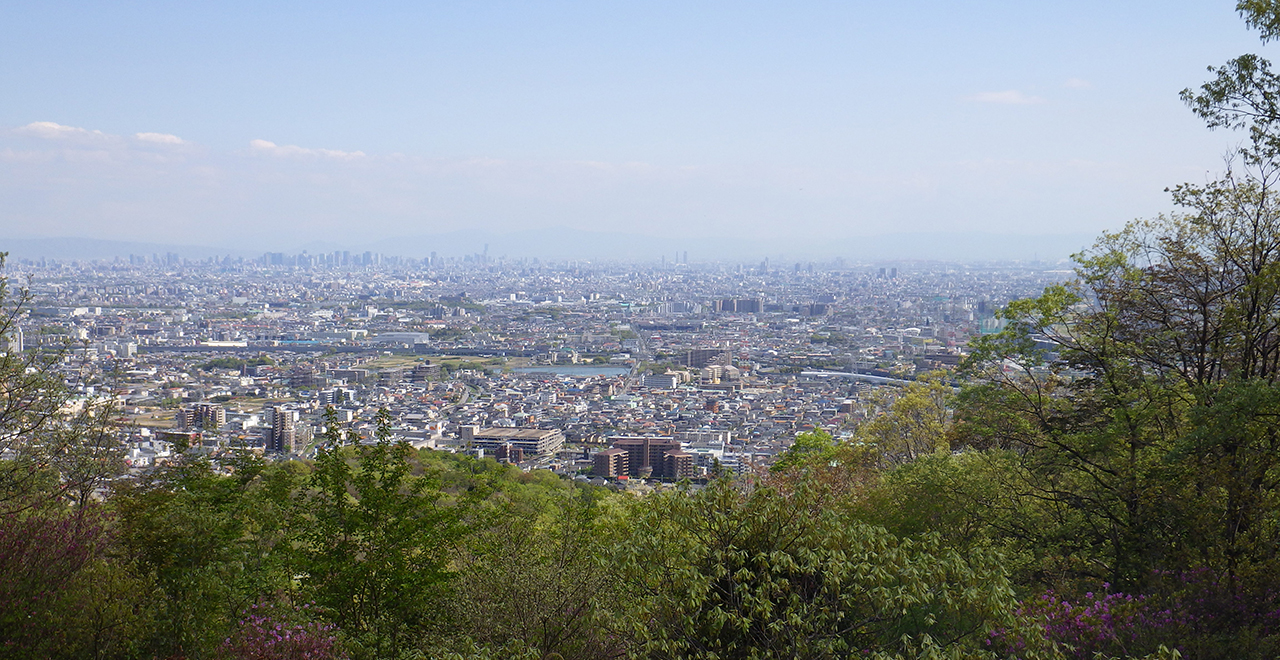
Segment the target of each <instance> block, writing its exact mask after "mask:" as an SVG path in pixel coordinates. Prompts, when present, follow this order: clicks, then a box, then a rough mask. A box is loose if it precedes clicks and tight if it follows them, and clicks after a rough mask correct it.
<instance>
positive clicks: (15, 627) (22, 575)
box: [0, 509, 108, 657]
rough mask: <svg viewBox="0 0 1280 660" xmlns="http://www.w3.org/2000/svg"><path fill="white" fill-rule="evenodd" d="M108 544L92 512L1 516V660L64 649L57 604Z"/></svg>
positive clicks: (103, 522) (102, 524)
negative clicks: (56, 648)
mask: <svg viewBox="0 0 1280 660" xmlns="http://www.w3.org/2000/svg"><path fill="white" fill-rule="evenodd" d="M107 542H108V534H107V528H106V520H105V516H104V515H103V514H102V513H101V512H100V511H99V510H97V509H85V510H82V511H79V512H74V513H71V512H57V511H55V512H43V511H40V512H30V513H28V514H8V515H4V516H0V649H3V650H4V652H3V655H5V657H23V656H22V655H14V654H18V653H19V652H21V653H22V654H26V655H29V656H30V657H41V656H44V655H48V654H49V653H51V651H50V650H49V649H51V648H54V647H57V646H58V645H60V644H62V643H63V641H64V640H63V639H62V638H63V637H65V635H66V634H67V632H68V631H67V629H66V625H65V622H62V621H59V620H58V617H57V616H56V615H55V614H54V610H55V609H56V608H57V606H58V602H59V600H60V599H61V598H63V596H64V595H65V593H66V588H67V587H68V585H70V584H71V583H72V582H73V581H74V580H75V579H76V578H77V576H78V575H79V574H80V572H81V571H82V570H83V569H84V568H85V566H86V565H87V564H89V563H90V562H91V561H93V560H94V559H95V558H96V557H98V556H100V554H101V552H102V550H103V547H104V546H105V544H106V543H107Z"/></svg>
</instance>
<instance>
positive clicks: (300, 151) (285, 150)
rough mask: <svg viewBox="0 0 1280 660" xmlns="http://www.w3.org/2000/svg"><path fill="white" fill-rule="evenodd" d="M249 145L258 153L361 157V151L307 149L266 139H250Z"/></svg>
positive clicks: (362, 155)
mask: <svg viewBox="0 0 1280 660" xmlns="http://www.w3.org/2000/svg"><path fill="white" fill-rule="evenodd" d="M249 147H250V148H252V149H253V150H254V151H256V152H258V153H264V154H268V155H271V156H324V157H326V158H344V159H350V158H363V157H364V155H365V153H364V152H363V151H338V150H337V149H307V148H306V147H299V146H297V145H293V144H285V145H280V144H276V143H275V142H269V141H267V140H250V141H249Z"/></svg>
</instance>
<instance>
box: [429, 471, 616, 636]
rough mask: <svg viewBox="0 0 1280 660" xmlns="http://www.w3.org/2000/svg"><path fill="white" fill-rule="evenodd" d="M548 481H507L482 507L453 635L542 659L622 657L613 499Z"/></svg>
mask: <svg viewBox="0 0 1280 660" xmlns="http://www.w3.org/2000/svg"><path fill="white" fill-rule="evenodd" d="M516 474H521V473H519V472H518V471H516ZM541 474H543V475H546V478H543V479H541V480H537V479H535V478H532V477H531V478H529V479H527V481H526V482H525V483H511V481H510V480H505V482H504V483H503V484H502V485H501V486H500V487H499V490H498V491H497V492H495V493H493V494H492V495H491V496H490V497H489V498H488V500H487V501H486V502H485V503H484V512H483V513H482V514H481V515H479V516H478V520H477V521H476V522H475V523H474V527H475V529H474V531H473V532H472V534H470V535H469V536H468V538H467V539H466V541H465V542H464V543H463V544H462V548H461V550H462V551H461V552H460V553H459V555H458V558H457V560H456V563H457V564H458V566H459V567H460V570H459V575H458V579H457V580H456V583H457V588H456V592H455V594H454V596H453V598H452V603H453V607H452V609H453V611H454V612H455V618H454V621H455V625H456V626H457V628H456V632H457V633H458V634H459V635H460V636H461V637H463V638H464V639H465V640H466V641H467V642H473V641H474V642H480V643H482V644H484V645H485V646H486V647H490V648H494V647H496V648H527V649H534V650H536V651H537V652H538V653H539V655H538V656H537V657H552V656H553V655H554V656H556V657H559V658H562V659H564V660H575V659H577V660H597V659H598V660H603V659H606V658H621V657H623V654H624V651H625V645H624V644H623V643H622V640H621V639H620V638H619V636H618V635H617V634H615V633H616V630H615V628H616V625H615V622H613V621H611V617H610V613H611V610H612V609H613V607H614V606H615V603H616V602H617V599H618V598H620V597H621V595H622V594H621V585H620V584H619V582H618V580H617V576H616V575H615V574H614V573H613V572H611V571H608V570H602V569H601V564H602V562H603V561H604V560H605V559H606V557H607V554H608V553H607V550H608V548H609V546H610V544H611V543H614V542H617V541H618V540H619V539H618V538H617V535H616V534H614V533H613V528H612V526H611V525H610V522H611V521H610V519H609V516H608V512H607V507H606V504H605V502H604V501H603V500H602V498H603V497H604V492H606V491H603V489H601V490H596V489H594V488H592V487H587V486H581V487H576V486H569V487H567V488H566V487H565V486H564V485H562V484H563V483H564V482H562V481H561V480H560V479H559V478H558V477H556V476H555V475H553V474H552V473H550V472H546V471H541Z"/></svg>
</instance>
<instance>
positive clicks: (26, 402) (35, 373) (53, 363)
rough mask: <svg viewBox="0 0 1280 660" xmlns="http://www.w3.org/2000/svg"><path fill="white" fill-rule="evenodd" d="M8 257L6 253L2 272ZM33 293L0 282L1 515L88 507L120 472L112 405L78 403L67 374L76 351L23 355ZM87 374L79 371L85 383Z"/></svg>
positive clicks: (2, 256) (6, 279)
mask: <svg viewBox="0 0 1280 660" xmlns="http://www.w3.org/2000/svg"><path fill="white" fill-rule="evenodd" d="M7 256H8V254H7V253H3V252H0V272H2V271H3V269H4V263H5V259H6V257H7ZM31 301H32V297H31V291H30V289H28V288H27V287H25V286H24V287H17V288H15V287H14V286H13V285H12V283H11V282H10V280H9V277H8V276H7V275H0V341H2V342H4V344H5V346H4V350H3V351H0V383H3V384H4V386H3V387H0V456H3V457H4V458H5V459H6V460H2V461H0V515H8V514H14V513H19V512H22V511H25V510H27V509H30V508H33V507H40V506H44V505H46V504H48V503H50V502H52V501H54V500H58V499H60V498H62V497H64V496H71V497H72V499H74V500H76V501H77V503H78V504H79V505H81V506H83V505H84V504H86V503H87V499H88V497H87V495H88V493H91V492H92V491H93V490H94V488H96V487H97V486H99V485H101V484H102V483H103V480H104V479H105V478H106V477H107V476H110V475H112V474H115V473H118V471H119V452H118V445H119V443H118V442H117V441H116V438H115V436H114V433H113V431H114V425H113V424H112V422H111V417H112V412H113V405H112V402H111V401H110V400H109V399H102V398H77V397H76V396H75V394H74V393H73V392H72V391H71V390H70V389H69V388H68V387H67V386H66V383H65V382H64V377H63V376H62V374H61V373H60V371H61V370H63V367H64V366H73V365H67V364H66V363H67V360H68V356H69V348H70V344H63V345H62V346H61V347H60V348H58V349H54V350H47V349H45V348H43V347H41V348H32V349H26V348H25V347H24V350H22V351H17V350H14V348H16V345H15V344H16V340H15V337H16V336H17V335H18V334H20V333H21V332H22V328H21V323H22V321H23V319H24V318H25V317H26V315H27V313H28V311H29V309H30V306H31ZM82 375H83V374H82V373H75V372H74V371H71V373H70V376H69V377H72V378H77V377H80V376H82Z"/></svg>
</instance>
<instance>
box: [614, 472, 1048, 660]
mask: <svg viewBox="0 0 1280 660" xmlns="http://www.w3.org/2000/svg"><path fill="white" fill-rule="evenodd" d="M632 515H634V516H636V518H637V522H636V525H635V528H634V529H633V530H632V531H631V533H630V538H629V542H627V543H623V544H620V545H619V547H618V550H617V552H618V556H617V557H616V558H615V562H616V568H617V569H618V570H621V572H622V574H623V576H625V578H626V579H627V580H628V582H629V584H630V587H631V589H632V594H631V595H630V596H629V598H628V599H626V600H624V603H625V604H627V605H629V606H631V607H632V608H633V609H632V611H631V612H629V613H628V616H629V618H630V621H631V622H632V623H633V625H634V627H635V630H634V634H635V636H636V638H637V640H638V644H639V647H638V648H637V649H635V653H637V654H639V655H642V656H643V657H650V658H699V659H710V658H772V657H779V656H780V655H785V656H786V657H790V658H797V659H807V658H814V659H817V658H843V657H850V656H852V655H855V654H863V655H866V656H868V657H880V658H896V657H952V656H954V657H961V656H963V657H975V658H977V657H994V656H990V655H988V654H986V652H985V651H984V649H985V648H986V647H985V642H986V640H987V638H988V637H987V636H988V634H989V633H991V632H992V631H994V630H995V629H997V628H1002V627H1004V628H1009V629H1011V628H1013V627H1018V626H1019V625H1020V624H1018V622H1016V621H1015V620H1014V619H1013V617H1012V612H1013V609H1014V607H1016V603H1015V601H1014V599H1013V590H1012V588H1011V587H1010V585H1009V583H1008V581H1007V579H1006V578H1005V576H1004V573H1003V571H1002V570H1001V568H1000V565H999V560H998V557H997V556H996V555H994V554H992V553H989V552H986V551H984V550H981V549H974V550H972V551H971V552H968V553H965V554H961V553H959V552H955V551H953V550H947V549H944V548H943V547H941V545H940V543H939V539H938V538H937V537H936V536H924V537H921V538H919V539H915V540H911V539H902V538H898V537H895V536H892V535H890V534H889V533H887V532H886V531H885V530H883V529H881V528H876V527H871V526H868V525H865V524H862V523H860V522H858V521H857V520H856V519H855V518H853V517H851V516H850V515H849V513H848V509H847V508H846V507H844V506H841V505H840V503H839V502H838V501H833V500H831V499H830V498H828V497H826V496H824V494H823V493H822V492H821V491H818V490H814V489H806V488H799V489H797V490H794V491H792V492H782V491H779V490H776V489H773V488H769V487H760V488H756V489H752V490H749V491H744V490H740V489H738V488H736V487H735V486H734V485H732V484H731V483H730V482H728V481H727V480H719V481H715V482H712V483H711V484H709V485H708V486H707V487H706V488H705V489H703V490H701V491H699V492H696V493H691V492H680V491H677V492H670V493H664V494H659V495H655V496H652V497H651V498H649V499H647V500H643V501H641V502H639V503H638V504H637V505H636V506H635V510H634V511H633V513H632ZM1034 636H1035V635H1034V633H1028V639H1031V638H1034ZM1022 657H1026V658H1031V657H1040V655H1039V653H1038V652H1037V650H1036V649H1034V648H1031V649H1026V650H1025V652H1024V654H1023V656H1022Z"/></svg>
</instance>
